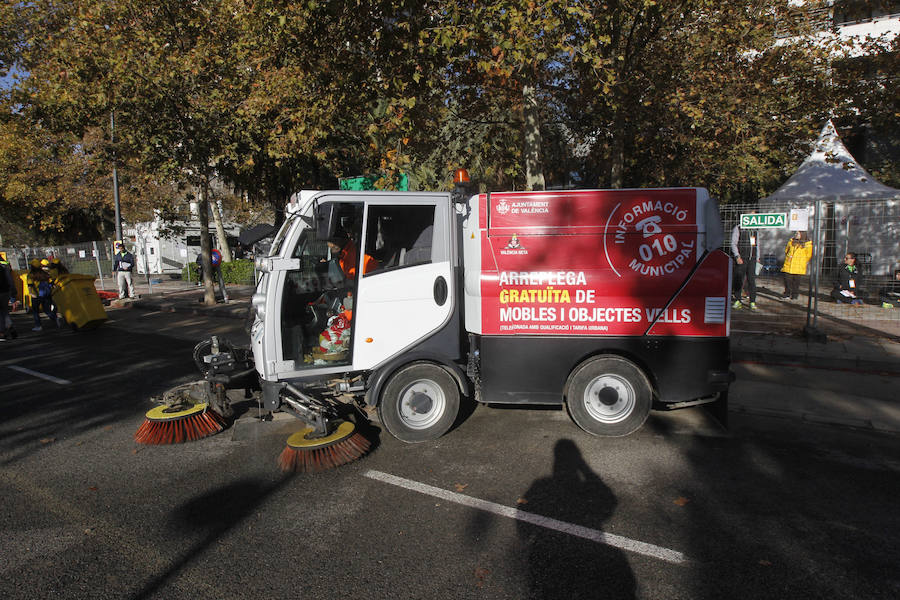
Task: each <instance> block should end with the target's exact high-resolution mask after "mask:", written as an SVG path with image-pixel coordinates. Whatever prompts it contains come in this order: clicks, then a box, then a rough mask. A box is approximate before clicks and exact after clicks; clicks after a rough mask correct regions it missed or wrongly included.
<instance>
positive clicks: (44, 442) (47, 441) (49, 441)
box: [41, 438, 56, 444]
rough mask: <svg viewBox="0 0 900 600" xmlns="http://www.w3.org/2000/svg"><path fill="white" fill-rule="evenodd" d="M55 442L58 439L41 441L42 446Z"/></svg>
mask: <svg viewBox="0 0 900 600" xmlns="http://www.w3.org/2000/svg"><path fill="white" fill-rule="evenodd" d="M55 441H56V438H43V439H42V440H41V443H42V444H52V443H53V442H55Z"/></svg>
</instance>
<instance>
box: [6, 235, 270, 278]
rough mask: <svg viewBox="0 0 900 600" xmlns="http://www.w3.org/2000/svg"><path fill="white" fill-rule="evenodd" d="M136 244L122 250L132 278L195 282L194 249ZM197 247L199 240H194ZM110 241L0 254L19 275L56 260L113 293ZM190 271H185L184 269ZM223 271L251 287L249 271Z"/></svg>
mask: <svg viewBox="0 0 900 600" xmlns="http://www.w3.org/2000/svg"><path fill="white" fill-rule="evenodd" d="M137 239H138V242H133V241H130V240H129V241H126V242H125V247H126V248H127V249H128V250H129V251H130V252H132V253H134V257H135V274H136V275H140V276H142V277H146V279H147V280H148V282H160V281H165V280H169V279H180V278H182V277H186V278H187V279H191V280H196V277H197V269H196V266H195V265H196V258H197V256H198V255H199V253H200V248H199V245H198V246H189V245H188V243H190V241H192V240H190V239H189V240H188V243H185V242H183V241H182V242H179V241H170V240H167V239H154V240H149V241H148V240H144V239H142V238H141V237H138V238H137ZM196 242H197V244H199V238H198V239H197V240H196ZM113 244H114V241H113V240H102V241H96V242H82V243H78V244H66V245H63V246H26V247H18V248H13V247H8V248H4V247H0V251H3V252H6V255H7V259H8V260H9V263H10V266H12V268H13V269H15V270H16V271H19V272H23V273H24V272H25V271H27V270H28V266H29V263H30V262H31V261H32V260H33V259H38V260H41V259H45V258H46V259H52V258H58V259H59V261H60V263H62V265H63V266H64V267H65V268H66V269H68V271H69V272H70V273H81V274H83V275H93V276H94V277H97V287H98V288H99V289H110V290H112V289H115V288H116V282H115V279H114V278H113V275H112V263H113V255H114V254H115V248H114V245H113ZM189 265H190V266H193V268H192V269H185V267H187V266H189ZM224 268H227V269H228V271H229V273H226V275H229V277H228V281H229V282H230V283H240V284H244V285H252V284H253V283H254V278H253V268H252V266H250V267H246V266H245V267H244V268H242V269H234V268H230V267H224Z"/></svg>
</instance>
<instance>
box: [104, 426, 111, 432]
mask: <svg viewBox="0 0 900 600" xmlns="http://www.w3.org/2000/svg"><path fill="white" fill-rule="evenodd" d="M112 430H113V426H112V425H107V426H106V427H104V428H103V431H112Z"/></svg>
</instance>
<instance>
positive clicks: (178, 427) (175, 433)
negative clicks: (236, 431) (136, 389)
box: [134, 402, 225, 445]
mask: <svg viewBox="0 0 900 600" xmlns="http://www.w3.org/2000/svg"><path fill="white" fill-rule="evenodd" d="M145 417H146V418H145V419H144V422H143V423H142V424H141V426H140V427H139V428H138V430H137V431H136V432H135V434H134V441H136V442H138V443H139V444H153V445H161V444H180V443H182V442H192V441H194V440H199V439H200V438H204V437H206V436H208V435H213V434H214V433H219V432H220V431H222V430H223V429H225V421H224V420H222V417H220V416H219V415H218V414H217V413H216V412H215V411H213V410H209V405H208V404H207V403H205V402H199V403H196V404H193V405H188V407H187V408H185V407H184V406H166V405H161V406H157V407H156V408H154V409H152V410H150V411H148V412H147V414H146V415H145Z"/></svg>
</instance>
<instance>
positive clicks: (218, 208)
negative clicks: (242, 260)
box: [206, 181, 232, 262]
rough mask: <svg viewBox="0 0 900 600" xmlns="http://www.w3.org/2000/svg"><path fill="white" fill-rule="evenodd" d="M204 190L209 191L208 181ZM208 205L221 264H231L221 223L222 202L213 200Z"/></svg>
mask: <svg viewBox="0 0 900 600" xmlns="http://www.w3.org/2000/svg"><path fill="white" fill-rule="evenodd" d="M206 190H207V192H208V191H209V182H208V181H207V185H206ZM208 203H209V206H210V208H211V209H212V215H213V223H215V225H216V238H217V239H218V240H219V248H218V250H219V252H221V253H222V262H231V260H232V258H231V248H229V247H228V236H227V235H226V234H225V225H224V224H223V223H222V201H221V200H213V201H212V202H209V201H208Z"/></svg>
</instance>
